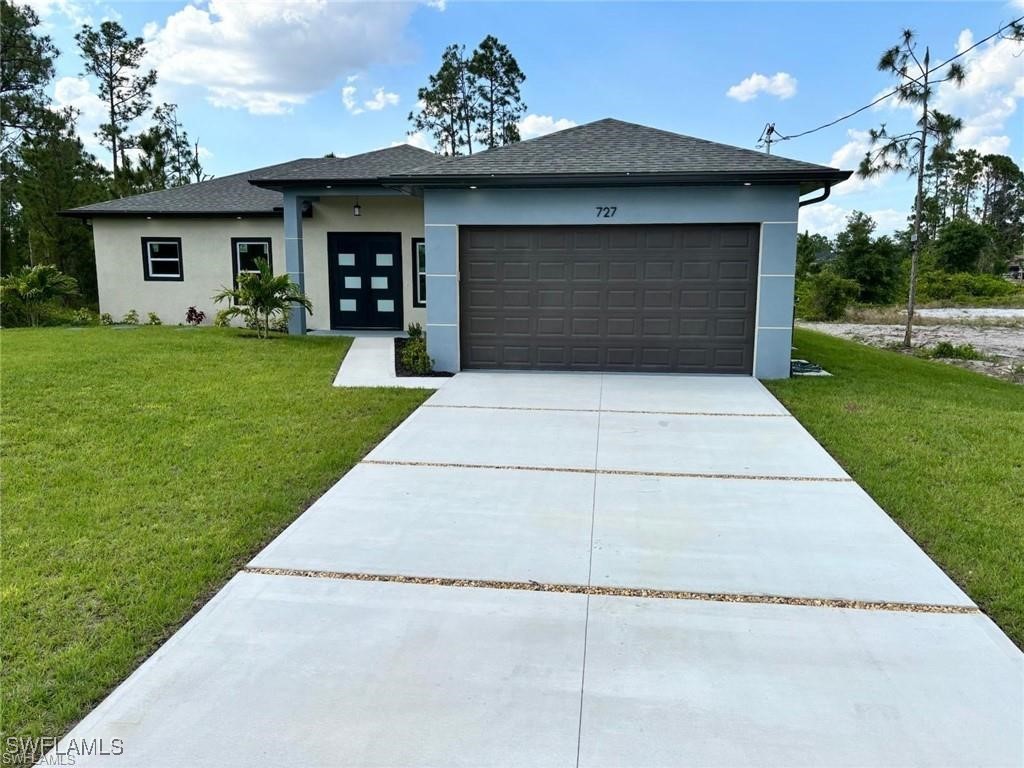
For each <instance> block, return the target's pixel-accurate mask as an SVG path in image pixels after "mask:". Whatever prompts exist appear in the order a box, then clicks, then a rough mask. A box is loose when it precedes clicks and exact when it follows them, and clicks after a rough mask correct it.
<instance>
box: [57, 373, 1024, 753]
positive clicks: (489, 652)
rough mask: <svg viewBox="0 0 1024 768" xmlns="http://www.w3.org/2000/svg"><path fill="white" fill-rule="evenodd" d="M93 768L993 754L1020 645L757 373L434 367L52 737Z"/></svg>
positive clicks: (1012, 727) (1011, 729)
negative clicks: (117, 745)
mask: <svg viewBox="0 0 1024 768" xmlns="http://www.w3.org/2000/svg"><path fill="white" fill-rule="evenodd" d="M71 736H72V737H74V738H78V739H81V738H104V739H107V740H109V739H111V738H121V739H123V740H124V754H123V755H121V756H119V757H117V758H111V759H109V761H104V760H103V759H99V758H97V759H88V760H86V759H81V760H80V761H79V763H78V764H80V765H92V764H100V763H102V764H107V762H109V765H111V766H127V765H147V766H164V765H167V766H172V765H173V766H178V765H190V766H206V765H210V766H214V765H217V766H221V765H259V764H268V763H271V764H276V763H287V764H295V765H312V766H340V765H352V766H446V765H464V766H492V765H502V766H548V765H551V766H624V765H629V766H662V765H663V766H676V765H721V766H737V765H751V766H753V765H758V766H760V765H785V766H795V765H806V766H822V765H828V766H834V765H850V766H852V765H858V766H860V765H885V766H889V765H915V766H929V765H935V766H939V765H941V766H950V765H962V766H1009V765H1013V766H1017V765H1021V763H1022V762H1024V655H1022V654H1021V653H1020V651H1019V650H1018V649H1017V648H1015V647H1014V646H1013V645H1012V643H1010V641H1009V640H1008V639H1007V638H1006V637H1005V635H1003V634H1002V632H1000V631H999V629H998V628H997V627H995V625H993V624H992V622H991V621H989V620H988V618H986V617H985V616H984V615H983V614H981V613H980V612H978V611H977V609H976V608H975V607H974V605H973V604H972V603H971V601H970V600H969V599H968V598H967V597H966V596H965V595H964V594H963V593H962V592H961V591H960V590H959V589H958V588H957V587H956V586H955V585H954V584H953V583H952V582H950V581H949V579H948V578H947V577H946V576H945V575H944V574H943V573H942V572H941V571H940V570H939V569H938V568H937V567H936V566H935V565H934V564H933V563H932V562H931V561H930V560H929V559H928V558H927V557H926V556H925V555H924V553H922V552H921V550H920V549H919V548H918V547H917V546H916V545H915V544H914V543H913V542H912V541H911V540H910V539H908V538H907V537H906V535H904V534H903V532H902V531H901V530H900V529H899V527H898V526H896V525H895V524H894V523H893V522H892V521H891V520H890V519H889V518H888V516H886V515H885V513H884V512H883V511H882V510H881V509H879V508H878V506H877V505H876V504H875V503H874V502H873V501H872V500H871V498H870V497H868V496H867V494H865V493H864V492H863V491H862V490H861V489H860V488H858V487H857V485H856V484H855V483H853V482H852V481H851V480H850V478H849V476H848V475H847V474H846V473H845V472H844V471H843V469H842V468H841V467H840V466H839V465H838V464H836V463H835V461H833V460H832V458H831V457H830V456H829V455H828V454H827V453H826V452H825V451H824V450H823V449H822V448H821V447H820V446H818V444H817V443H816V442H815V441H814V440H813V439H812V438H811V437H810V436H809V435H808V434H807V433H806V432H805V431H804V430H803V429H802V427H800V425H799V424H798V423H797V422H796V421H795V420H794V419H793V418H792V417H791V416H789V415H788V414H787V413H786V411H785V410H784V409H783V408H782V406H781V405H780V404H779V403H778V402H777V401H776V400H775V399H774V398H773V397H771V395H770V394H769V393H768V392H767V390H765V389H764V388H763V387H762V386H761V385H760V384H759V383H758V382H756V381H754V380H751V379H743V378H726V377H670V376H631V375H600V374H594V375H585V374H584V375H572V374H489V373H466V374H459V375H458V376H456V377H455V378H454V379H452V380H451V381H450V382H449V383H448V384H447V385H446V386H445V387H444V388H443V389H442V390H440V391H439V392H437V393H436V394H435V395H434V396H433V397H431V399H430V400H428V401H427V403H426V404H425V405H424V406H423V407H421V408H420V409H419V410H418V411H417V412H416V413H414V414H413V415H412V416H411V417H410V418H409V419H408V420H407V421H406V422H405V423H404V424H402V425H401V426H400V427H399V428H398V429H396V430H395V431H394V432H393V433H392V434H391V435H390V436H389V437H388V438H386V439H385V440H384V441H383V442H382V443H381V444H380V445H378V446H377V448H376V449H374V450H373V451H372V452H371V453H370V454H369V456H368V457H367V458H366V460H364V461H363V462H362V463H361V464H360V465H358V466H357V467H356V468H354V469H353V470H352V471H351V472H349V473H348V474H347V475H346V476H345V477H344V478H342V480H341V481H339V483H338V484H337V485H336V486H335V487H334V488H332V489H331V490H330V491H329V492H328V493H327V494H325V495H324V496H323V497H322V498H321V499H320V500H319V501H317V502H316V503H315V504H314V505H313V506H312V507H311V508H310V509H309V510H308V511H307V512H306V513H305V514H303V515H302V516H301V517H300V518H299V519H298V520H297V521H296V522H295V523H294V524H293V525H292V526H291V527H290V528H289V529H288V530H287V531H285V532H284V533H283V534H282V535H281V536H280V537H278V539H277V540H275V541H274V542H273V543H272V544H271V545H270V546H268V547H267V548H266V549H265V550H264V551H263V552H261V553H260V554H259V555H258V556H257V557H256V558H255V559H254V561H253V562H252V564H251V565H250V567H249V568H247V569H246V571H245V572H243V573H241V574H239V575H238V576H236V577H235V578H234V579H232V581H231V582H230V583H229V584H228V585H227V586H226V587H225V588H224V590H222V591H221V593H220V594H218V595H217V596H216V597H215V598H214V599H213V600H212V601H211V602H210V603H209V604H208V605H207V606H206V607H205V608H203V610H202V611H200V612H199V614H197V616H196V617H195V618H193V619H192V620H191V621H190V622H189V623H188V624H187V625H186V626H185V627H184V628H183V629H182V630H181V631H180V632H178V633H177V634H176V635H175V636H174V637H173V638H172V639H171V640H170V641H168V643H167V644H165V645H164V647H163V648H161V649H160V650H159V651H158V652H157V653H156V654H155V655H154V656H153V657H152V658H151V659H149V660H148V661H147V662H146V663H145V664H143V665H142V667H140V669H139V670H138V671H137V672H136V673H135V674H134V675H132V676H131V677H130V678H129V679H128V681H126V682H125V683H124V684H122V685H121V686H120V687H119V688H118V689H117V691H115V692H114V693H113V694H112V695H111V696H110V697H109V698H108V699H107V700H106V701H104V702H103V703H102V704H101V705H100V706H99V707H97V709H96V710H95V711H94V712H93V713H92V714H90V715H89V716H88V717H87V718H86V719H85V720H84V721H83V722H82V723H81V724H80V725H79V726H78V727H77V728H75V730H74V731H73V732H72V734H71Z"/></svg>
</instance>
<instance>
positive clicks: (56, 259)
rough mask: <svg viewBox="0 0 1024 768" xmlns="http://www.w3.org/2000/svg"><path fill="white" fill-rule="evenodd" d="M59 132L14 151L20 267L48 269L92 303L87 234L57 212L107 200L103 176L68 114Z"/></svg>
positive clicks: (91, 257) (93, 291)
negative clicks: (21, 230)
mask: <svg viewBox="0 0 1024 768" xmlns="http://www.w3.org/2000/svg"><path fill="white" fill-rule="evenodd" d="M61 117H63V119H64V124H63V126H62V127H61V128H60V129H59V130H54V131H50V132H48V133H41V134H38V135H36V136H33V137H31V138H29V139H27V140H26V141H25V142H24V144H23V146H22V148H21V152H20V162H19V164H18V170H17V175H16V178H15V189H14V193H15V196H16V197H17V200H18V204H19V216H20V218H21V220H22V223H23V226H24V227H25V230H26V233H27V249H28V254H25V255H23V256H22V258H21V261H22V262H23V263H26V262H27V263H31V264H52V265H53V266H55V267H57V269H59V270H60V271H61V272H63V273H65V274H68V275H70V276H71V277H73V278H74V279H75V280H76V282H77V283H78V286H79V288H80V289H81V291H82V295H83V296H84V297H85V298H86V299H87V300H92V301H95V300H96V258H95V254H94V253H93V241H92V234H91V232H90V231H89V229H88V228H86V227H84V226H82V223H81V222H79V221H75V220H72V219H67V218H64V217H62V216H60V215H59V212H60V211H63V210H67V209H68V208H74V207H76V206H79V205H84V204H87V203H92V202H96V201H97V200H103V199H105V198H107V197H109V187H108V186H107V183H108V173H107V171H106V169H105V168H103V166H102V165H100V164H99V163H98V162H96V158H95V157H93V156H92V155H90V154H89V153H87V152H85V150H84V149H83V147H82V142H81V140H80V139H79V138H78V136H77V135H76V132H75V124H74V115H72V114H70V113H68V112H65V113H62V115H61Z"/></svg>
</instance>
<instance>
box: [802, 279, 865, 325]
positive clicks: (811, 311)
mask: <svg viewBox="0 0 1024 768" xmlns="http://www.w3.org/2000/svg"><path fill="white" fill-rule="evenodd" d="M858 293H860V286H858V285H857V283H856V281H854V280H848V279H847V278H845V277H840V276H839V275H837V274H835V273H834V272H829V271H824V272H821V273H819V274H817V275H814V276H812V277H810V278H808V279H807V280H805V281H804V282H803V283H802V284H801V286H800V289H799V290H798V291H797V314H798V315H799V316H800V317H802V318H804V319H805V320H838V319H839V318H840V317H842V316H843V312H845V311H846V307H847V305H849V303H850V302H851V301H853V300H854V299H855V298H856V297H857V294H858Z"/></svg>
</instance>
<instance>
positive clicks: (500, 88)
mask: <svg viewBox="0 0 1024 768" xmlns="http://www.w3.org/2000/svg"><path fill="white" fill-rule="evenodd" d="M469 72H470V74H471V75H472V76H473V77H474V78H475V79H476V89H477V100H478V104H479V108H478V110H477V114H476V120H477V123H476V134H477V136H478V137H479V138H480V141H481V142H482V143H483V145H484V146H485V147H487V148H488V149H490V148H491V147H497V146H500V145H502V144H511V143H513V142H516V141H519V127H518V125H517V123H518V122H519V119H520V118H521V117H522V116H523V115H524V114H525V113H526V104H524V103H523V97H522V94H521V93H520V90H519V88H520V86H521V85H522V84H523V82H524V81H525V80H526V75H524V74H523V71H522V70H521V69H520V68H519V63H518V62H517V61H516V59H515V57H514V56H513V55H512V52H511V51H510V50H509V49H508V46H506V45H505V44H504V43H502V42H500V41H499V40H498V38H496V37H494V35H488V36H487V37H485V38H484V39H483V40H482V41H480V45H478V46H477V48H476V50H474V51H473V55H472V56H471V57H470V60H469Z"/></svg>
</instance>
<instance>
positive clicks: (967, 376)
mask: <svg viewBox="0 0 1024 768" xmlns="http://www.w3.org/2000/svg"><path fill="white" fill-rule="evenodd" d="M794 343H795V346H796V350H795V352H794V356H795V357H801V358H806V359H808V360H810V361H812V362H815V363H819V364H820V365H822V366H823V367H824V368H825V369H826V370H827V371H829V372H830V373H832V374H833V375H832V377H827V378H797V379H788V380H784V381H771V382H766V384H767V386H768V387H769V389H771V391H772V392H773V393H774V394H775V395H776V396H777V397H778V398H779V399H780V400H781V401H782V402H783V403H784V404H785V405H786V407H787V408H788V409H789V410H790V411H791V412H792V413H793V415H794V416H796V417H797V419H799V420H800V422H801V423H802V424H803V425H804V426H805V427H806V428H807V429H808V430H809V431H810V432H811V434H812V435H814V437H815V438H816V439H817V440H818V441H819V442H820V443H821V444H822V445H824V446H825V448H826V449H827V450H828V451H829V453H831V454H832V455H833V456H834V457H835V458H836V460H837V461H839V463H840V464H842V466H843V468H844V469H846V471H847V472H849V473H850V475H851V476H852V477H853V478H854V479H855V480H856V481H857V482H858V483H860V484H861V485H862V486H863V487H864V488H865V489H866V490H867V491H868V492H869V493H870V494H871V495H872V496H873V497H874V498H875V500H876V501H877V502H878V503H879V504H880V505H881V506H882V507H883V508H884V509H885V510H886V511H887V512H888V513H889V514H890V515H891V516H892V517H893V519H895V520H896V522H897V523H899V524H900V526H902V527H903V529H904V530H906V531H907V532H908V533H909V534H910V535H911V536H912V537H913V538H914V539H915V540H916V541H917V542H918V543H919V544H920V545H921V546H922V547H923V548H924V550H925V551H926V552H928V554H929V555H930V556H931V557H932V558H933V559H934V560H935V561H936V562H937V563H938V564H939V565H940V566H941V567H942V568H943V569H944V570H945V571H946V572H947V573H948V574H949V575H950V576H951V577H952V578H953V579H954V580H955V581H956V582H957V583H958V584H959V585H960V586H961V587H962V588H963V589H964V590H965V591H966V592H967V593H968V594H969V595H970V596H971V598H972V599H973V600H974V601H975V602H977V603H978V605H979V606H981V608H982V610H984V611H985V612H986V613H987V614H988V615H989V616H991V617H992V618H993V619H994V620H995V621H996V623H997V624H999V626H1000V627H1002V629H1003V631H1005V632H1006V633H1007V634H1008V635H1009V636H1010V637H1011V638H1012V639H1013V641H1014V642H1015V643H1017V644H1018V645H1020V646H1021V647H1024V507H1022V506H1021V494H1022V489H1024V388H1021V387H1019V386H1015V385H1013V384H1009V383H1007V382H1003V381H997V380H995V379H992V378H988V377H984V376H979V375H977V374H975V373H971V372H969V371H964V370H960V369H958V368H955V367H952V366H948V365H943V364H941V363H938V362H934V361H931V360H922V359H917V358H914V357H911V356H907V355H902V354H898V353H896V352H894V351H889V350H879V349H873V348H871V347H868V346H864V345H862V344H856V343H853V342H850V341H844V340H841V339H837V338H833V337H830V336H826V335H823V334H820V333H815V332H812V331H809V330H805V329H798V330H797V331H796V334H795V337H794Z"/></svg>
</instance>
